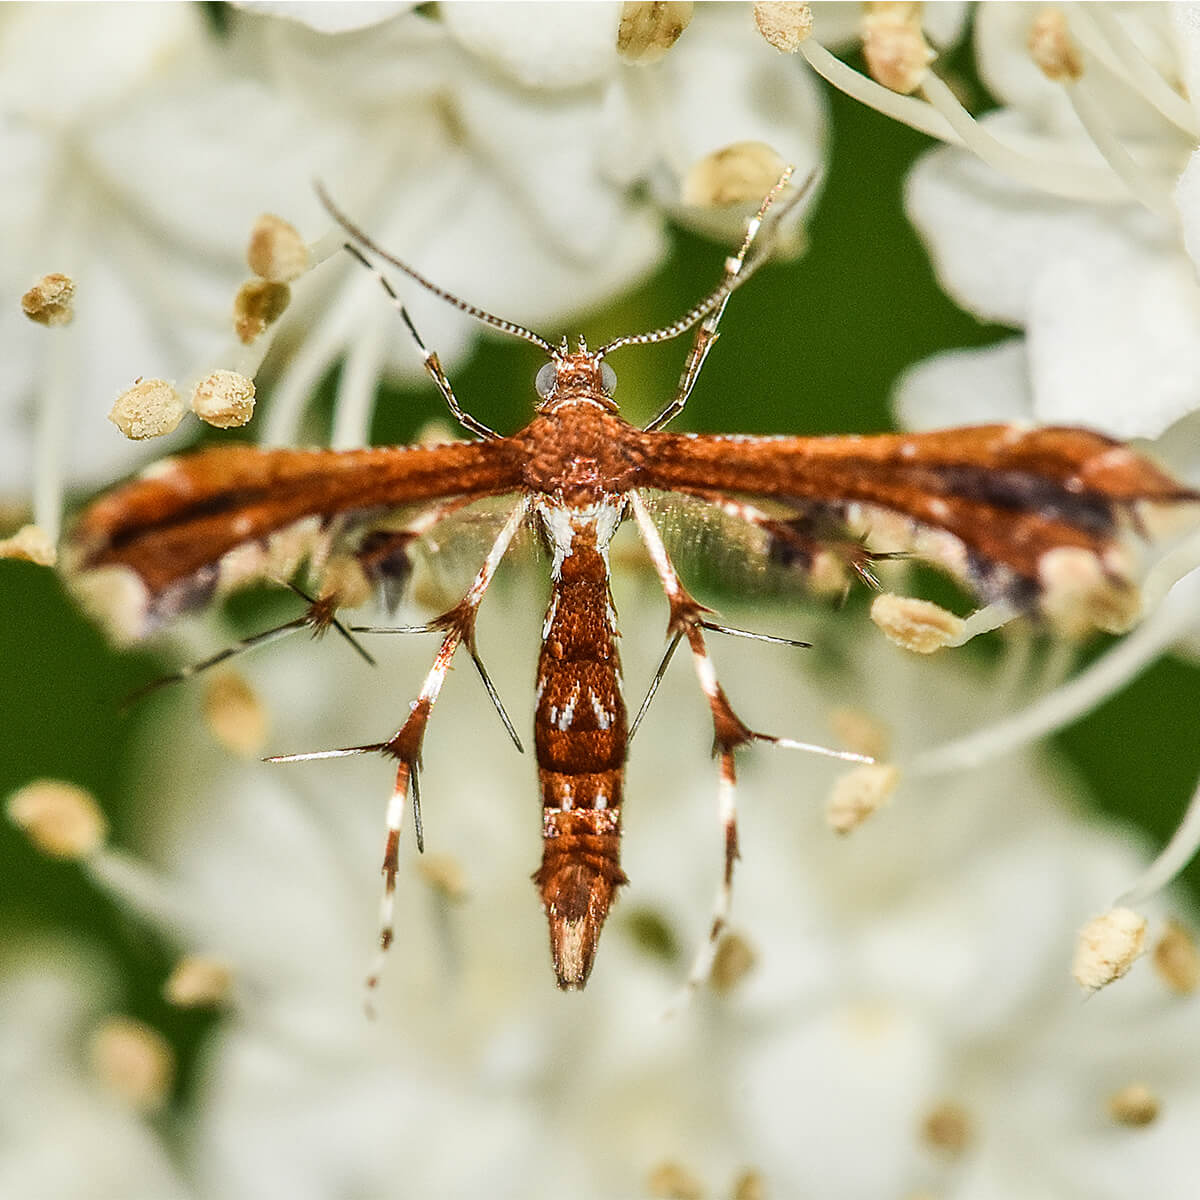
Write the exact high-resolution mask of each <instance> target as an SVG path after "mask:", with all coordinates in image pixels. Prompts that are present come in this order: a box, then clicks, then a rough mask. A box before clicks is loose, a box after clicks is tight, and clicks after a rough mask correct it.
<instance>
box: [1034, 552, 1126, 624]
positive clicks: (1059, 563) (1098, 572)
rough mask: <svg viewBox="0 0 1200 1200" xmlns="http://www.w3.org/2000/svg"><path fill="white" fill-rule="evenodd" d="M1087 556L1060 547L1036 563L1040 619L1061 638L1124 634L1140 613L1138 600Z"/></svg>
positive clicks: (1109, 571) (1108, 566)
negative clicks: (1097, 634)
mask: <svg viewBox="0 0 1200 1200" xmlns="http://www.w3.org/2000/svg"><path fill="white" fill-rule="evenodd" d="M1124 574H1125V573H1124V572H1114V571H1113V570H1112V569H1111V564H1110V563H1107V562H1102V561H1101V560H1100V559H1099V558H1098V557H1097V556H1096V555H1095V554H1094V553H1093V552H1092V551H1091V550H1085V549H1084V548H1083V547H1081V546H1059V547H1056V548H1055V549H1053V550H1048V551H1047V552H1046V553H1045V554H1043V555H1042V556H1041V558H1040V559H1039V560H1038V583H1039V585H1040V586H1041V599H1040V602H1039V607H1040V609H1041V612H1042V615H1043V616H1044V617H1045V618H1046V619H1047V620H1048V621H1049V622H1050V623H1051V625H1053V626H1054V628H1055V631H1056V632H1057V633H1059V634H1060V635H1061V636H1063V637H1067V638H1079V637H1085V636H1086V635H1087V634H1089V633H1091V632H1092V631H1093V630H1095V629H1101V630H1103V631H1105V632H1106V633H1125V632H1127V631H1128V630H1129V628H1130V627H1131V626H1132V625H1133V624H1134V622H1135V621H1136V620H1137V618H1138V616H1139V615H1140V613H1141V607H1142V598H1141V595H1140V593H1139V591H1138V589H1137V588H1136V587H1134V586H1133V585H1132V584H1130V583H1127V582H1126V581H1125V578H1124Z"/></svg>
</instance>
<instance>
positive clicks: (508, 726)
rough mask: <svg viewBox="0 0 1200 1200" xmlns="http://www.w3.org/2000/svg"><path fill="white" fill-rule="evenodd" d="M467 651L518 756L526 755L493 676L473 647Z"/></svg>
mask: <svg viewBox="0 0 1200 1200" xmlns="http://www.w3.org/2000/svg"><path fill="white" fill-rule="evenodd" d="M467 651H468V653H469V654H470V655H471V661H472V662H473V663H474V664H475V670H476V671H478V672H479V678H480V680H481V681H482V683H483V686H484V690H485V691H486V692H487V694H488V698H489V699H490V700H491V702H492V707H493V708H495V710H496V712H497V714H498V715H499V717H500V720H501V722H502V723H503V725H504V728H505V730H507V732H508V736H509V737H510V738H511V739H512V744H513V745H514V746H516V748H517V753H518V754H524V753H525V747H524V746H522V745H521V739H520V738H519V737H518V736H517V731H516V728H515V727H514V726H513V723H512V721H511V719H510V718H509V715H508V713H507V712H505V710H504V703H503V701H501V699H500V693H499V692H498V691H496V685H495V684H494V683H492V679H491V676H490V675H488V673H487V670H486V668H485V667H484V665H483V659H481V658H480V657H479V652H478V651H477V650H476V649H475V647H474V646H473V645H469V646H468V647H467Z"/></svg>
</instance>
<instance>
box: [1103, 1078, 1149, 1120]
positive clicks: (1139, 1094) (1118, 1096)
mask: <svg viewBox="0 0 1200 1200" xmlns="http://www.w3.org/2000/svg"><path fill="white" fill-rule="evenodd" d="M1160 1108H1161V1105H1160V1104H1159V1100H1158V1097H1157V1096H1156V1095H1155V1094H1154V1093H1153V1092H1152V1091H1151V1090H1150V1089H1149V1087H1147V1086H1146V1084H1144V1083H1131V1084H1128V1085H1127V1086H1126V1087H1123V1088H1121V1089H1120V1091H1117V1092H1113V1094H1112V1095H1111V1096H1109V1098H1108V1112H1109V1115H1110V1116H1111V1117H1112V1119H1113V1120H1114V1121H1116V1122H1117V1124H1118V1125H1130V1126H1133V1127H1135V1128H1137V1127H1140V1126H1143V1125H1150V1124H1152V1123H1153V1122H1154V1121H1155V1120H1157V1118H1158V1114H1159V1110H1160Z"/></svg>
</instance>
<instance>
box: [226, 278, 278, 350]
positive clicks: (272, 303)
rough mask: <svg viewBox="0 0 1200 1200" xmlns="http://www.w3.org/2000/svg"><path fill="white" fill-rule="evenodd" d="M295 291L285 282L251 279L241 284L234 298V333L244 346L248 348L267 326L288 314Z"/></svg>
mask: <svg viewBox="0 0 1200 1200" xmlns="http://www.w3.org/2000/svg"><path fill="white" fill-rule="evenodd" d="M291 299H292V289H291V288H289V287H288V285H287V284H286V283H271V282H270V281H269V280H266V279H250V280H247V281H246V282H245V283H243V284H242V286H241V287H240V288H238V290H237V295H236V296H234V298H233V331H234V333H236V334H237V338H238V341H239V342H241V343H242V345H243V346H249V345H251V344H252V343H254V342H255V341H257V339H258V338H259V337H261V336H262V334H263V333H264V332H265V331H266V329H267V327H268V326H270V325H274V324H275V322H276V321H278V320H279V318H280V317H282V316H283V314H284V313H285V312H286V311H287V306H288V304H290V303H291Z"/></svg>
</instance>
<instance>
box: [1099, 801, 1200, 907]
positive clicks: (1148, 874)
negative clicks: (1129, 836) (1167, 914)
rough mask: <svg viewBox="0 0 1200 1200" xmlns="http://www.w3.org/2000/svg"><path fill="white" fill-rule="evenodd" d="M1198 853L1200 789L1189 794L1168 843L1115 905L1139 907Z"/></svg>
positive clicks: (1173, 877) (1199, 846) (1171, 879)
mask: <svg viewBox="0 0 1200 1200" xmlns="http://www.w3.org/2000/svg"><path fill="white" fill-rule="evenodd" d="M1197 850H1200V786H1198V787H1197V788H1196V790H1195V791H1194V792H1193V793H1192V798H1191V799H1190V800H1189V801H1188V806H1187V811H1186V812H1185V813H1184V814H1183V820H1182V821H1180V822H1179V828H1178V829H1176V830H1175V832H1174V833H1173V834H1172V835H1171V840H1170V841H1169V842H1168V843H1167V844H1166V846H1164V847H1163V849H1162V850H1161V851H1160V852H1159V855H1158V857H1157V858H1156V859H1155V860H1154V861H1153V862H1152V863H1151V864H1150V866H1149V867H1147V868H1146V870H1145V871H1144V872H1143V874H1142V876H1141V878H1140V879H1138V881H1137V882H1136V883H1135V884H1134V885H1133V887H1131V888H1130V889H1129V890H1128V891H1127V892H1124V893H1123V894H1122V895H1121V896H1120V897H1118V899H1117V903H1118V904H1142V903H1144V902H1145V901H1147V900H1149V899H1150V897H1151V896H1154V895H1157V894H1158V893H1159V892H1161V891H1162V890H1163V888H1165V887H1167V886H1168V885H1169V884H1170V883H1171V882H1172V881H1173V880H1174V879H1175V877H1176V876H1177V875H1178V874H1179V872H1180V871H1182V870H1183V869H1184V867H1186V866H1187V865H1188V863H1190V862H1191V861H1192V859H1193V858H1195V856H1196V851H1197Z"/></svg>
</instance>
